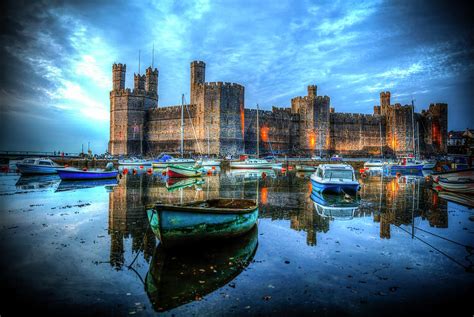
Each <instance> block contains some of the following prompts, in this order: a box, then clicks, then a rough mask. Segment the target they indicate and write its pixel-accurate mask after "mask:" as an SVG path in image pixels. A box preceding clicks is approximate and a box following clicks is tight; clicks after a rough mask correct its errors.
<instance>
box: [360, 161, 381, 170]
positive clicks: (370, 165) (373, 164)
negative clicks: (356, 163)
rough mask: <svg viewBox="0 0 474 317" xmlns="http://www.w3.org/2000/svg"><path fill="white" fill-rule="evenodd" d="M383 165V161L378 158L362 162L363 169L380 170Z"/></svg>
mask: <svg viewBox="0 0 474 317" xmlns="http://www.w3.org/2000/svg"><path fill="white" fill-rule="evenodd" d="M383 166H384V161H383V160H380V159H371V160H368V161H367V162H365V163H364V169H370V170H373V169H377V170H380V169H382V168H383Z"/></svg>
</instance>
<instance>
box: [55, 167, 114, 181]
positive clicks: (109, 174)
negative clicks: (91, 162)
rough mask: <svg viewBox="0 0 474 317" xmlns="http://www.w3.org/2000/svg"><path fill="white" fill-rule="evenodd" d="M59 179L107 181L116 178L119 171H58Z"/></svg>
mask: <svg viewBox="0 0 474 317" xmlns="http://www.w3.org/2000/svg"><path fill="white" fill-rule="evenodd" d="M57 172H58V174H59V177H61V179H63V180H91V179H107V178H116V177H117V175H118V171H106V172H102V171H80V170H67V169H63V170H61V169H58V171H57Z"/></svg>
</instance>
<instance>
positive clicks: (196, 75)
mask: <svg viewBox="0 0 474 317" xmlns="http://www.w3.org/2000/svg"><path fill="white" fill-rule="evenodd" d="M205 81H206V64H205V63H204V62H202V61H193V62H191V100H190V103H191V104H197V98H198V96H197V95H198V91H197V90H198V86H199V85H200V84H204V83H205Z"/></svg>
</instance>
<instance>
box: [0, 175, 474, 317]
mask: <svg viewBox="0 0 474 317" xmlns="http://www.w3.org/2000/svg"><path fill="white" fill-rule="evenodd" d="M261 176H262V175H261V173H260V172H255V171H254V172H245V171H222V172H220V173H216V174H214V175H211V176H205V177H203V178H202V179H195V180H184V181H182V182H180V183H170V182H169V181H167V180H166V178H164V177H163V176H162V175H161V174H160V172H159V171H155V172H154V173H153V175H149V174H147V173H140V172H139V173H137V174H136V175H133V174H128V175H125V176H124V177H123V178H121V179H120V181H119V182H118V184H114V183H113V182H110V181H107V182H105V183H104V182H98V183H95V184H94V183H70V182H69V183H68V182H61V181H60V179H59V178H58V177H57V176H40V177H20V176H12V175H8V176H0V206H1V207H0V208H1V210H0V244H1V251H2V256H1V261H0V263H1V268H0V272H1V279H0V282H1V288H2V294H6V295H4V296H2V301H1V306H0V315H1V316H8V312H16V313H18V312H20V311H22V310H26V309H37V312H43V311H46V312H48V313H67V314H68V315H95V314H97V315H101V316H103V315H119V316H120V315H129V314H137V315H154V314H157V313H158V312H161V313H164V314H169V315H183V316H190V315H226V316H228V315H241V314H245V315H288V314H291V313H294V314H297V315H303V314H305V315H306V314H307V315H315V314H322V315H368V314H370V315H397V314H399V313H400V312H408V313H410V314H413V313H417V314H420V315H431V314H432V313H433V312H435V311H439V310H440V309H443V310H447V311H450V312H455V311H459V310H462V311H463V312H464V313H466V314H467V315H469V316H471V315H472V314H473V313H474V307H473V305H472V300H471V302H469V300H467V299H468V298H470V299H472V298H473V295H474V274H473V273H472V268H473V267H472V265H473V261H474V257H473V250H472V248H470V247H469V246H471V247H472V246H474V221H473V219H474V210H473V209H471V208H469V207H465V206H463V205H460V204H457V203H454V202H449V201H446V200H444V199H443V198H442V197H440V196H438V194H437V193H436V192H434V191H433V190H431V188H430V185H429V184H428V183H427V181H426V180H425V178H424V177H415V176H409V177H400V178H394V177H383V178H382V177H380V176H371V177H368V178H365V179H361V180H360V182H361V185H362V188H361V190H360V193H359V198H358V199H349V200H342V199H338V200H335V201H331V204H332V206H336V207H334V208H328V205H327V204H325V203H324V201H322V200H323V199H332V198H331V197H329V198H328V197H321V196H318V195H314V194H313V195H311V193H312V191H311V182H310V180H309V174H301V173H295V172H293V171H291V172H288V173H286V174H282V173H281V172H280V171H276V172H274V171H273V172H272V171H265V175H264V176H265V177H261ZM257 193H258V194H257ZM257 195H258V199H259V201H260V210H259V212H260V214H259V222H258V228H256V229H255V230H253V231H252V232H250V233H249V234H248V235H246V236H244V237H241V238H240V239H238V240H236V241H231V242H226V243H225V244H224V245H221V246H211V247H206V246H202V249H196V250H188V251H186V252H178V251H177V252H173V253H171V252H169V251H164V250H163V249H162V248H161V247H160V245H159V242H158V241H157V240H156V239H155V237H154V235H153V233H152V232H151V230H149V225H148V220H147V217H146V212H145V206H146V205H149V204H152V203H153V202H156V201H162V202H179V201H190V200H196V199H206V198H217V197H239V198H241V197H242V198H256V197H257ZM315 201H316V202H317V203H315ZM341 206H343V208H341Z"/></svg>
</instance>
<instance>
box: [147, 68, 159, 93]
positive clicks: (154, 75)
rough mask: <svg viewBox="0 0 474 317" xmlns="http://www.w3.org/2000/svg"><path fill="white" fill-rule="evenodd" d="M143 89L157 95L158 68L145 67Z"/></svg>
mask: <svg viewBox="0 0 474 317" xmlns="http://www.w3.org/2000/svg"><path fill="white" fill-rule="evenodd" d="M145 90H146V92H147V93H148V94H149V95H158V69H156V68H155V69H154V70H153V69H152V68H151V67H148V68H147V69H146V84H145Z"/></svg>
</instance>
